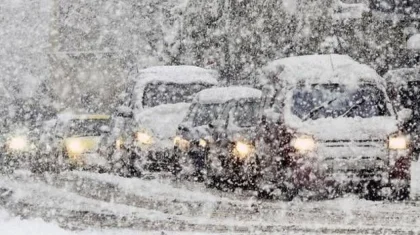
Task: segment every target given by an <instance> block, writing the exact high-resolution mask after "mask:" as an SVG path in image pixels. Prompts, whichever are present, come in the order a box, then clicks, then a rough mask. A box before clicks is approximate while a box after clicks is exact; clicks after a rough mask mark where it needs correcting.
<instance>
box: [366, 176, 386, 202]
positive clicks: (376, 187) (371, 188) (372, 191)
mask: <svg viewBox="0 0 420 235" xmlns="http://www.w3.org/2000/svg"><path fill="white" fill-rule="evenodd" d="M362 187H363V189H362V190H361V192H362V196H363V198H364V199H366V200H370V201H379V200H383V199H384V196H383V195H382V193H381V191H382V185H381V183H380V182H379V181H374V180H371V181H369V182H367V183H366V184H365V185H364V186H362Z"/></svg>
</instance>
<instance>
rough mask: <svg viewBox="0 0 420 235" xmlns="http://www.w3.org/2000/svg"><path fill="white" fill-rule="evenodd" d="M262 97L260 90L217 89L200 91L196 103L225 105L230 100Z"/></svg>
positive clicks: (240, 88)
mask: <svg viewBox="0 0 420 235" xmlns="http://www.w3.org/2000/svg"><path fill="white" fill-rule="evenodd" d="M261 96H262V92H261V91H260V90H258V89H255V88H251V87H244V86H231V87H216V88H209V89H205V90H202V91H200V92H199V93H198V94H197V96H196V101H197V102H200V103H203V104H209V103H224V102H227V101H229V100H238V99H247V98H261Z"/></svg>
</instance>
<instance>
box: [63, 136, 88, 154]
mask: <svg viewBox="0 0 420 235" xmlns="http://www.w3.org/2000/svg"><path fill="white" fill-rule="evenodd" d="M66 149H67V151H68V153H69V154H70V155H77V154H82V153H83V152H84V151H85V148H84V146H83V143H82V142H81V141H80V140H70V141H68V142H67V143H66Z"/></svg>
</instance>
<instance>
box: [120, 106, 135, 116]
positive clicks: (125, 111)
mask: <svg viewBox="0 0 420 235" xmlns="http://www.w3.org/2000/svg"><path fill="white" fill-rule="evenodd" d="M117 116H118V117H123V118H132V117H133V116H134V113H133V110H132V109H131V108H130V107H127V106H119V107H118V108H117Z"/></svg>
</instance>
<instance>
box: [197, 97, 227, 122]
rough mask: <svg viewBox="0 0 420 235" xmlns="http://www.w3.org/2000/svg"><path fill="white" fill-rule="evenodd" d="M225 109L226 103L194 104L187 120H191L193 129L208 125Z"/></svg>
mask: <svg viewBox="0 0 420 235" xmlns="http://www.w3.org/2000/svg"><path fill="white" fill-rule="evenodd" d="M225 107H226V103H223V104H196V105H195V107H194V109H193V113H192V115H191V116H190V117H189V118H190V119H191V120H192V123H193V126H194V127H196V126H204V125H208V124H211V123H212V122H213V121H214V120H216V119H217V118H218V117H219V116H220V115H221V113H222V112H223V110H224V108H225Z"/></svg>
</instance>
